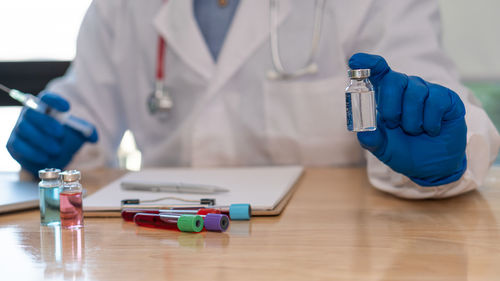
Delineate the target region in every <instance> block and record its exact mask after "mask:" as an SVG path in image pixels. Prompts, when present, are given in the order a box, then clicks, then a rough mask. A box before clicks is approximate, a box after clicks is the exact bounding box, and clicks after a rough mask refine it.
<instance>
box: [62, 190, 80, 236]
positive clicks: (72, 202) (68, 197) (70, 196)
mask: <svg viewBox="0 0 500 281" xmlns="http://www.w3.org/2000/svg"><path fill="white" fill-rule="evenodd" d="M59 206H60V213H61V226H62V227H64V228H80V227H83V210H82V193H81V192H72V193H65V192H63V193H60V194H59Z"/></svg>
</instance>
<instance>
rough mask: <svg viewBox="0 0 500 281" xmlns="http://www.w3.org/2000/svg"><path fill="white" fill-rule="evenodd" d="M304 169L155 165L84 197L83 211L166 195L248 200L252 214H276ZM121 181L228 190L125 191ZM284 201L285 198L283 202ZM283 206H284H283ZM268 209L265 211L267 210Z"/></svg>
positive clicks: (226, 201)
mask: <svg viewBox="0 0 500 281" xmlns="http://www.w3.org/2000/svg"><path fill="white" fill-rule="evenodd" d="M302 172H303V167H300V166H273V167H251V168H209V169H197V168H158V169H145V170H142V171H139V172H130V173H128V174H126V175H124V176H123V177H121V178H119V179H117V180H115V181H114V182H112V183H110V184H109V185H107V186H105V187H103V188H101V189H100V190H98V191H97V192H95V193H93V194H92V195H90V196H88V197H86V198H84V201H83V208H84V211H85V212H114V211H116V212H118V211H120V207H121V200H122V199H140V200H151V199H157V198H161V197H167V196H176V197H181V198H183V199H192V200H199V199H201V198H215V199H216V204H217V205H220V206H226V205H227V206H228V205H230V204H237V203H249V204H250V205H251V206H252V214H254V212H255V213H256V214H262V215H266V214H269V215H276V214H278V213H279V212H281V209H280V210H279V211H278V212H273V210H275V209H276V207H277V206H278V205H279V204H280V203H282V201H283V200H284V199H285V198H286V199H289V197H290V195H291V194H290V192H291V190H292V188H293V186H294V184H295V183H296V182H297V180H298V179H299V177H300V176H301V174H302ZM122 181H133V182H137V181H145V182H161V181H165V182H186V183H190V184H208V185H215V186H220V187H223V188H227V189H229V192H224V193H217V194H205V195H202V194H188V193H175V192H144V191H127V190H123V189H122V188H121V186H120V183H121V182H122ZM182 203H185V202H180V201H176V200H164V201H161V202H157V203H155V204H182ZM285 203H286V202H285ZM282 207H283V206H282ZM266 212H267V213H266Z"/></svg>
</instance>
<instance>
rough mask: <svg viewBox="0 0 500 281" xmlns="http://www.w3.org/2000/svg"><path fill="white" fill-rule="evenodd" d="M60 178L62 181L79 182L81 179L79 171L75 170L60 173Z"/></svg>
mask: <svg viewBox="0 0 500 281" xmlns="http://www.w3.org/2000/svg"><path fill="white" fill-rule="evenodd" d="M61 177H62V180H63V181H66V182H68V181H79V180H80V179H81V177H82V176H81V174H80V171H77V170H68V171H64V172H62V173H61Z"/></svg>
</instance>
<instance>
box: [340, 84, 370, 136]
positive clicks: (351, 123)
mask: <svg viewBox="0 0 500 281" xmlns="http://www.w3.org/2000/svg"><path fill="white" fill-rule="evenodd" d="M346 113H347V129H348V130H349V131H353V132H364V131H375V130H376V129H377V119H376V109H375V94H374V92H373V91H368V92H346Z"/></svg>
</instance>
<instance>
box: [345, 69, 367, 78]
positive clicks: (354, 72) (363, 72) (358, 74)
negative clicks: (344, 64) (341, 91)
mask: <svg viewBox="0 0 500 281" xmlns="http://www.w3.org/2000/svg"><path fill="white" fill-rule="evenodd" d="M347 74H348V75H349V78H354V79H364V78H368V77H370V69H349V70H348V71H347Z"/></svg>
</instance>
